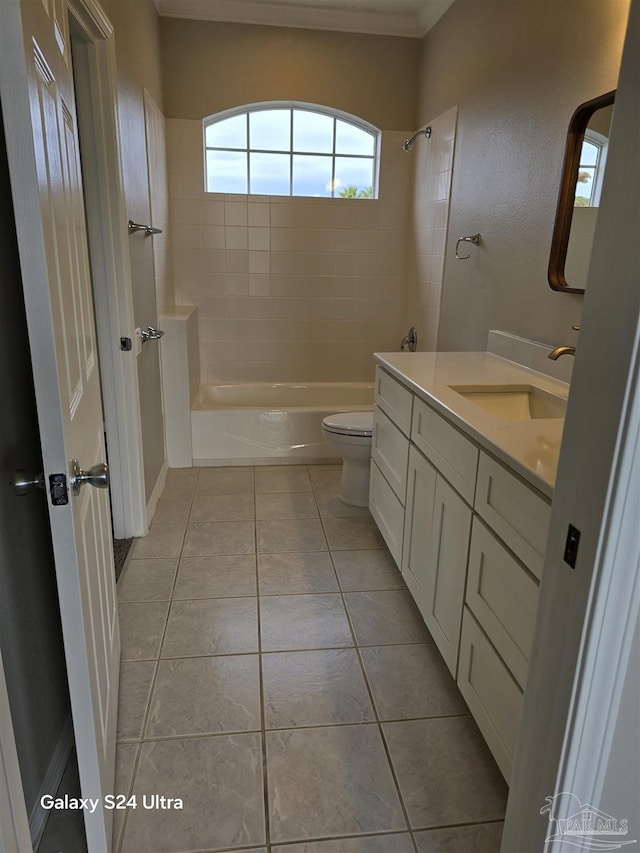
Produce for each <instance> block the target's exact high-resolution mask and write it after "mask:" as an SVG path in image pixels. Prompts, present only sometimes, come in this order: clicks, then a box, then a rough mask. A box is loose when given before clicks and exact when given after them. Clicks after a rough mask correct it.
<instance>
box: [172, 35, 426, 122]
mask: <svg viewBox="0 0 640 853" xmlns="http://www.w3.org/2000/svg"><path fill="white" fill-rule="evenodd" d="M160 31H161V35H162V66H163V86H164V113H165V115H166V117H167V118H183V119H197V120H201V119H202V118H204V117H205V116H208V115H212V114H213V113H216V112H219V111H220V110H224V109H228V108H230V107H237V106H240V105H243V104H249V103H255V102H257V101H269V100H298V101H307V102H309V103H315V104H321V105H324V106H330V107H336V108H338V109H341V110H345V111H346V112H349V113H352V114H354V115H357V116H360V117H361V118H363V119H366V120H367V121H369V122H371V123H372V124H374V125H376V127H379V128H385V129H391V130H404V129H405V128H412V127H413V126H414V123H415V110H416V92H417V79H418V77H417V71H418V54H419V47H420V43H419V41H418V40H417V39H408V38H398V37H391V36H371V35H359V34H354V33H334V32H325V31H321V30H300V29H289V28H281V27H264V26H248V25H243V24H221V23H212V22H205V21H186V20H180V19H173V18H163V19H162V20H161V23H160Z"/></svg>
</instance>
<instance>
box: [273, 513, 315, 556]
mask: <svg viewBox="0 0 640 853" xmlns="http://www.w3.org/2000/svg"><path fill="white" fill-rule="evenodd" d="M256 529H257V540H258V553H259V554H276V553H280V552H283V551H326V550H327V542H326V540H325V538H324V533H323V532H322V524H321V523H320V520H319V519H317V518H300V519H294V520H276V521H258V522H256Z"/></svg>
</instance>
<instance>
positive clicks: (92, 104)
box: [67, 0, 148, 539]
mask: <svg viewBox="0 0 640 853" xmlns="http://www.w3.org/2000/svg"><path fill="white" fill-rule="evenodd" d="M67 8H68V12H69V16H70V18H72V19H73V21H74V22H75V24H76V25H77V27H78V29H79V30H80V31H81V33H82V38H81V39H78V38H72V44H73V51H74V63H75V64H76V72H80V73H76V75H75V84H76V104H77V111H78V124H79V128H78V130H79V134H80V145H81V157H82V166H83V175H84V191H85V209H86V216H87V239H88V242H89V254H90V266H91V276H92V286H93V298H94V304H95V321H96V335H97V339H98V352H99V354H100V375H101V381H102V399H103V407H104V420H105V433H106V436H107V449H108V453H109V469H110V473H111V510H112V516H113V529H114V535H115V537H116V539H126V538H128V537H130V536H143V535H144V534H145V533H146V532H147V530H148V524H147V505H146V496H145V489H144V468H143V447H142V427H141V422H140V393H139V387H138V366H137V356H136V346H135V340H136V338H135V331H134V329H135V323H134V317H133V298H132V281H131V264H130V260H129V245H128V240H129V236H128V230H127V225H128V219H127V215H126V211H125V204H124V187H123V180H122V167H121V161H120V151H121V146H120V134H119V127H118V114H117V78H116V55H115V40H114V30H113V26H112V25H111V23H110V21H109V19H108V18H107V16H106V15H105V13H104V11H103V9H102V7H101V6H100V4H99V3H98V2H97V0H67ZM83 142H84V145H83V144H82V143H83ZM122 337H127V338H129V340H130V341H131V342H132V348H131V350H129V351H123V350H122V349H121V348H120V339H121V338H122Z"/></svg>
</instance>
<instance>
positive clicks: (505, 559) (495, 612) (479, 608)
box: [466, 517, 538, 690]
mask: <svg viewBox="0 0 640 853" xmlns="http://www.w3.org/2000/svg"><path fill="white" fill-rule="evenodd" d="M466 601H467V605H468V606H469V608H470V609H471V611H472V613H473V615H474V616H475V617H476V619H477V620H478V622H479V623H480V625H481V627H482V629H483V630H484V632H485V633H486V635H487V636H488V638H489V639H490V640H491V642H492V643H493V645H494V646H495V647H496V649H497V651H498V652H499V654H500V656H501V657H502V659H503V660H504V662H505V663H506V664H507V666H508V667H509V669H510V670H511V672H512V673H513V675H514V677H515V679H516V681H518V683H519V684H520V687H521V688H522V689H523V690H524V688H525V684H526V681H527V666H528V663H527V662H528V660H529V651H530V649H531V641H532V639H533V629H534V626H535V621H536V609H537V607H538V584H537V583H536V581H535V580H534V578H533V577H532V576H531V575H530V574H529V572H528V571H527V570H526V569H524V568H523V567H522V566H521V565H520V563H519V562H518V561H517V560H516V559H515V557H514V556H513V555H512V554H511V553H510V552H509V551H507V549H506V548H505V547H504V545H503V544H502V543H501V542H500V541H499V540H498V539H496V537H495V536H494V535H493V534H492V533H491V532H490V531H489V530H487V528H486V527H485V526H484V524H483V523H482V522H481V521H480V519H479V518H477V517H476V518H474V520H473V531H472V533H471V550H470V553H469V572H468V575H467V597H466Z"/></svg>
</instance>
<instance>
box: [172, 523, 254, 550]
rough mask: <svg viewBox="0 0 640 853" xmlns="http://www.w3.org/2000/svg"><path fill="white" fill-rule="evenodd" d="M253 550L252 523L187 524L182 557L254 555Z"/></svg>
mask: <svg viewBox="0 0 640 853" xmlns="http://www.w3.org/2000/svg"><path fill="white" fill-rule="evenodd" d="M255 550H256V543H255V527H254V523H253V521H214V522H202V523H199V524H189V526H188V527H187V535H186V537H185V541H184V548H183V551H182V556H183V557H209V556H212V555H215V554H254V553H255Z"/></svg>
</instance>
